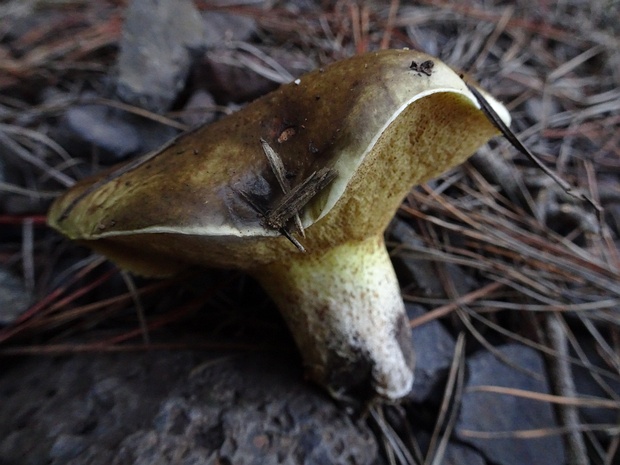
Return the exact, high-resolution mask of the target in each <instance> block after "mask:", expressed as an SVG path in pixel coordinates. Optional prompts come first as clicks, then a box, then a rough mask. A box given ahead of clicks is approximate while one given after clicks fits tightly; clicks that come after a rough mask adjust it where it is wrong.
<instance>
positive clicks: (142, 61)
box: [117, 0, 204, 112]
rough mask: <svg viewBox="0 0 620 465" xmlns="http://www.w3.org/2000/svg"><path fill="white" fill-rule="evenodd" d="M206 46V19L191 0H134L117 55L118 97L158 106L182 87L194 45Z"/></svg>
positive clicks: (164, 105) (161, 107)
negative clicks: (203, 18)
mask: <svg viewBox="0 0 620 465" xmlns="http://www.w3.org/2000/svg"><path fill="white" fill-rule="evenodd" d="M203 47H204V24H203V22H202V18H201V16H200V13H199V12H198V10H197V9H196V7H195V6H194V3H193V2H192V1H191V0H133V1H132V2H131V3H130V4H129V7H128V8H127V11H126V19H125V24H124V27H123V34H122V38H121V43H120V54H119V57H118V83H117V93H118V95H119V97H120V98H121V99H123V100H125V101H126V102H128V103H132V104H134V105H137V106H140V107H142V108H146V109H149V110H151V111H154V112H163V111H166V110H168V109H169V108H170V107H171V105H172V103H173V102H174V101H175V100H176V98H177V95H178V94H179V92H180V91H181V90H182V89H183V87H184V86H185V83H186V78H187V76H188V74H189V70H190V67H191V64H192V55H193V53H192V50H194V51H198V50H200V49H202V48H203Z"/></svg>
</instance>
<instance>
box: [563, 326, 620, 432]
mask: <svg viewBox="0 0 620 465" xmlns="http://www.w3.org/2000/svg"><path fill="white" fill-rule="evenodd" d="M578 340H579V345H580V346H581V349H582V350H583V352H584V354H585V356H586V357H587V359H588V362H589V363H591V364H592V366H594V367H597V368H600V369H603V370H606V371H607V372H608V373H609V374H605V373H598V374H597V376H596V378H597V379H595V377H594V376H592V373H593V372H592V370H590V369H589V368H586V367H582V366H579V365H577V364H574V365H572V371H573V380H574V382H575V389H576V391H577V393H578V394H579V395H580V396H588V397H589V396H591V397H597V398H599V399H600V398H610V393H615V394H616V395H619V394H620V382H618V378H617V374H615V373H617V372H615V368H614V367H610V366H609V365H608V363H607V362H606V361H605V360H604V359H603V358H602V357H601V354H600V353H599V350H600V349H599V348H597V347H596V342H595V341H594V339H592V338H590V337H579V339H578ZM571 356H573V357H576V358H577V355H576V354H574V353H571ZM599 381H600V382H599ZM579 414H580V416H581V417H582V418H583V423H588V424H608V425H613V424H617V423H618V411H617V410H615V409H603V408H582V409H580V411H579ZM605 436H606V435H605Z"/></svg>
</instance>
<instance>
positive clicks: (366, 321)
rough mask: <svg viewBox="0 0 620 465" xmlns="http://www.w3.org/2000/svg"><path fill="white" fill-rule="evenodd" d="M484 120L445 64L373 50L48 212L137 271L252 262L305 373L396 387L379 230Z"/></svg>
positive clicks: (393, 314) (335, 382)
mask: <svg viewBox="0 0 620 465" xmlns="http://www.w3.org/2000/svg"><path fill="white" fill-rule="evenodd" d="M483 95H484V97H485V98H486V99H487V100H488V101H489V103H490V105H491V106H492V107H493V108H494V109H495V111H496V112H497V113H498V114H499V115H500V117H501V118H502V119H503V120H505V122H506V123H509V116H508V113H507V111H506V110H505V108H504V107H503V106H502V105H501V104H499V103H498V102H497V101H495V100H494V99H492V98H491V97H489V96H488V95H487V94H483ZM495 134H497V130H496V129H495V127H494V126H493V125H492V124H491V123H490V122H489V121H488V120H487V118H486V117H485V115H484V113H483V112H482V111H481V110H480V107H479V104H478V102H477V100H476V98H475V97H474V96H473V95H472V93H471V92H470V91H469V90H468V88H467V85H466V84H465V83H464V82H463V80H462V79H461V78H460V77H459V76H458V75H457V74H456V73H454V72H453V71H452V70H451V69H450V68H449V67H447V66H446V65H445V64H443V63H441V62H440V61H438V60H436V59H434V58H432V57H430V56H427V55H425V54H422V53H419V52H415V51H410V50H389V51H382V52H375V53H369V54H365V55H360V56H356V57H353V58H350V59H347V60H343V61H340V62H337V63H334V64H332V65H330V66H328V67H326V68H325V69H319V70H316V71H314V72H312V73H309V74H307V75H304V76H302V77H301V78H299V79H297V80H296V81H295V82H292V83H290V84H287V85H283V86H281V87H280V88H279V89H277V90H276V91H274V92H272V93H270V94H268V95H266V96H264V97H262V98H260V99H258V100H256V101H255V102H253V103H251V104H249V105H247V106H246V107H245V108H243V109H242V110H240V111H239V112H237V113H235V114H233V115H230V116H228V117H225V118H223V119H222V120H220V121H218V122H217V123H215V124H211V125H208V126H203V127H199V128H197V129H195V130H193V131H190V132H188V133H186V134H183V135H181V136H179V137H177V138H176V139H174V140H173V141H172V142H170V143H169V144H167V145H166V146H165V147H163V148H162V149H161V150H159V151H157V152H154V153H151V154H148V155H147V156H145V157H144V158H143V159H141V160H139V161H137V162H133V163H130V164H126V165H124V166H121V167H120V168H117V169H115V170H112V171H109V172H106V173H103V174H100V175H98V176H96V177H94V178H91V179H87V180H84V181H81V182H79V183H78V184H76V185H75V186H74V187H73V188H72V189H71V190H69V191H68V192H67V193H66V194H65V195H64V196H62V197H61V198H59V199H58V200H57V201H56V202H55V204H54V205H53V206H52V209H51V210H50V213H49V224H50V225H51V226H52V227H54V228H56V229H57V230H59V231H60V232H62V233H63V234H65V235H67V236H68V237H70V238H72V239H75V240H79V241H81V242H85V243H86V244H87V245H90V246H91V247H93V248H94V249H96V250H98V251H100V252H102V253H104V254H106V255H108V256H109V257H110V258H112V259H113V260H114V261H116V262H117V263H118V264H119V265H120V266H122V267H125V268H127V269H129V270H132V271H135V272H137V273H140V274H145V275H152V276H157V275H159V276H161V275H167V274H172V273H174V272H176V271H177V270H179V269H180V268H182V267H183V266H185V265H188V264H198V265H205V266H210V267H213V266H216V267H235V268H241V269H244V270H247V271H249V272H250V273H252V274H254V275H255V276H256V277H257V279H258V280H259V281H260V282H261V283H262V284H263V285H264V287H265V288H266V289H267V290H268V291H269V293H270V294H271V295H272V297H273V298H274V300H275V301H276V303H277V304H278V306H279V307H280V309H281V310H282V312H283V314H284V315H285V318H286V319H287V321H288V322H289V326H290V327H291V330H292V332H293V334H294V335H295V338H296V340H297V343H298V345H299V346H300V349H301V350H302V353H303V354H304V359H305V363H306V366H307V369H308V372H309V374H310V376H311V377H312V378H314V379H315V380H317V381H318V382H319V383H321V384H323V385H325V386H327V387H328V388H329V389H330V391H331V392H332V393H333V394H334V395H336V396H341V395H343V393H345V392H346V393H348V392H354V391H355V392H361V391H369V392H367V393H366V394H369V395H380V396H383V397H386V398H390V399H394V398H398V397H402V396H403V395H405V394H406V392H407V391H408V389H409V387H410V385H411V381H412V368H411V367H412V364H413V360H412V355H411V349H410V346H411V344H410V341H409V340H408V338H409V331H408V330H405V328H406V322H405V320H404V309H403V304H402V300H401V298H400V294H399V289H398V283H397V281H396V278H395V276H394V272H393V269H392V267H391V264H390V261H389V257H388V256H387V253H386V251H385V247H384V245H383V239H382V234H383V231H384V229H385V227H386V226H387V224H388V222H389V221H390V219H391V217H392V216H393V214H394V212H395V211H396V209H397V208H398V205H399V204H400V202H401V201H402V199H403V197H404V196H405V195H406V193H407V192H408V190H409V189H410V188H411V187H412V186H414V185H416V184H419V183H421V182H424V181H426V180H428V179H430V178H432V177H435V176H437V175H439V174H441V173H443V172H444V171H446V170H447V169H448V168H450V167H452V166H455V165H457V164H459V163H461V162H462V161H463V160H465V159H466V158H467V157H468V156H469V155H471V154H472V153H473V152H474V151H475V150H476V149H477V148H478V147H479V146H480V145H481V144H483V143H485V142H486V141H487V140H488V139H489V138H490V137H492V136H493V135H495Z"/></svg>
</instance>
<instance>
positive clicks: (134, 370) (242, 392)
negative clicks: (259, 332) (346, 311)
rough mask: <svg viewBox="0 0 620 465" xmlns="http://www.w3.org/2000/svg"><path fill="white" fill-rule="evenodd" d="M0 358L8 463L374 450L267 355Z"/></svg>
mask: <svg viewBox="0 0 620 465" xmlns="http://www.w3.org/2000/svg"><path fill="white" fill-rule="evenodd" d="M207 357H208V356H207V355H206V354H205V353H204V352H196V353H192V352H189V351H187V352H173V353H166V352H161V351H159V352H152V353H144V354H136V353H123V354H118V355H103V354H92V355H76V356H71V357H62V358H55V359H50V358H29V359H22V360H19V361H18V363H14V364H13V365H10V364H9V363H8V362H7V359H2V360H0V364H2V366H0V398H2V402H0V457H2V459H3V460H6V461H7V463H16V464H17V463H19V464H40V463H48V464H50V465H60V464H63V465H65V464H69V465H78V464H83V463H88V464H90V465H110V464H118V465H120V464H123V465H125V464H145V465H146V464H149V465H152V464H162V465H163V464H186V465H193V464H214V465H215V464H218V463H219V464H222V463H235V464H259V463H260V464H308V465H310V464H324V463H329V464H373V463H375V462H376V460H377V459H378V451H377V444H376V441H375V438H374V436H373V434H372V433H371V431H370V430H369V429H368V428H367V427H366V426H365V424H363V423H361V424H357V423H355V422H354V421H353V420H352V419H351V417H350V416H349V415H348V414H346V413H345V412H344V411H343V410H342V409H340V408H339V407H337V406H336V405H335V404H334V403H333V402H332V401H331V400H330V399H329V398H328V397H327V396H326V395H325V394H323V393H322V392H321V391H319V390H318V389H314V388H313V387H312V386H310V385H308V384H306V383H305V382H304V381H303V377H302V374H301V370H300V368H299V361H298V360H297V359H296V358H295V359H290V360H289V359H286V358H282V357H279V356H276V355H275V354H273V353H264V354H247V353H246V354H242V355H240V356H228V357H220V358H211V359H210V360H208V361H206V360H207Z"/></svg>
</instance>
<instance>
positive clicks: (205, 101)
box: [181, 90, 217, 128]
mask: <svg viewBox="0 0 620 465" xmlns="http://www.w3.org/2000/svg"><path fill="white" fill-rule="evenodd" d="M215 106H216V103H215V99H214V98H213V96H212V95H211V94H210V93H209V92H206V91H204V90H198V91H196V92H194V93H193V94H192V96H191V97H190V98H189V100H188V101H187V103H186V104H185V108H184V109H183V116H182V117H181V119H182V120H183V122H184V123H185V124H187V125H188V126H189V127H192V128H194V127H197V126H200V125H202V124H209V123H212V122H213V121H215V118H216V116H217V114H216V112H215V111H213V110H214V109H215Z"/></svg>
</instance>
